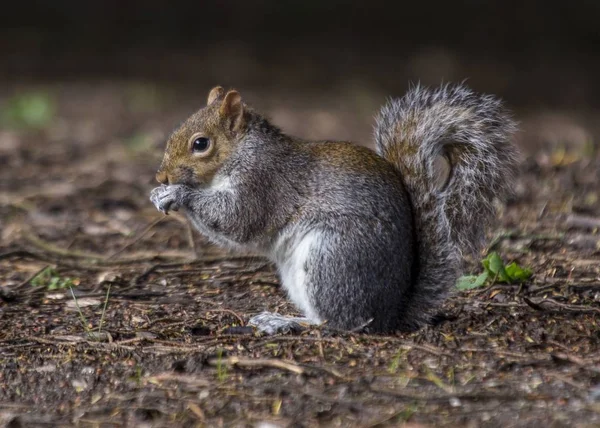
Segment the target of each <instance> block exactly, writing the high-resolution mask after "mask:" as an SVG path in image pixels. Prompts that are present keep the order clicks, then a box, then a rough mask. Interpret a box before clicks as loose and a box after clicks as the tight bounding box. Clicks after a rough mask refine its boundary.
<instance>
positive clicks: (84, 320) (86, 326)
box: [69, 284, 110, 338]
mask: <svg viewBox="0 0 600 428" xmlns="http://www.w3.org/2000/svg"><path fill="white" fill-rule="evenodd" d="M69 291H70V292H71V296H72V297H73V301H74V302H75V306H76V307H77V312H79V320H80V321H81V326H82V327H83V329H84V330H85V332H86V333H87V334H88V336H90V337H92V338H93V337H97V335H98V334H99V333H101V332H102V326H103V324H104V315H105V314H106V307H107V306H108V296H110V284H109V285H108V289H107V290H106V297H105V299H104V306H103V307H102V315H101V316H100V324H98V332H97V333H96V336H95V335H94V334H93V332H92V329H91V328H90V327H89V324H88V320H87V318H86V317H85V315H83V312H82V310H81V307H80V306H79V302H78V301H77V297H75V293H74V292H73V287H69Z"/></svg>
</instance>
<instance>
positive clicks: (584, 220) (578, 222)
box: [565, 214, 600, 230]
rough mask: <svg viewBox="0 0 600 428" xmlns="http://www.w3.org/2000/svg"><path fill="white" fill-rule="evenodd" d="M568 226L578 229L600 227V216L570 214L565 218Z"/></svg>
mask: <svg viewBox="0 0 600 428" xmlns="http://www.w3.org/2000/svg"><path fill="white" fill-rule="evenodd" d="M565 224H566V225H567V227H573V228H578V229H591V230H594V229H600V218H598V217H591V216H583V215H578V214H570V215H569V216H568V217H567V219H566V220H565Z"/></svg>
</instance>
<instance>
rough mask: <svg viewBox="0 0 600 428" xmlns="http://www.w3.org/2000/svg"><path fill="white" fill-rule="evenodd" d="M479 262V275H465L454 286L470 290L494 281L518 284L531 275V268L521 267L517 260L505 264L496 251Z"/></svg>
mask: <svg viewBox="0 0 600 428" xmlns="http://www.w3.org/2000/svg"><path fill="white" fill-rule="evenodd" d="M481 264H482V265H483V273H481V274H480V275H465V276H461V277H460V278H459V279H458V282H457V283H456V287H457V288H458V289H459V290H470V289H472V288H477V287H482V286H484V285H488V284H495V283H505V284H519V283H522V282H525V281H527V280H528V279H529V278H531V275H532V271H531V269H528V268H523V267H521V266H519V265H518V264H517V262H512V263H510V264H508V265H505V264H504V261H503V260H502V258H501V257H500V256H499V255H498V253H496V252H492V253H490V254H488V256H487V257H486V258H484V259H483V260H482V261H481Z"/></svg>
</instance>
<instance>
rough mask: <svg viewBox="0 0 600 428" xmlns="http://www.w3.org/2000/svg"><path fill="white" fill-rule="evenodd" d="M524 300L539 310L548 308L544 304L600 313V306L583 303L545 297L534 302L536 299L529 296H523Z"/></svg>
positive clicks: (569, 310) (575, 310)
mask: <svg viewBox="0 0 600 428" xmlns="http://www.w3.org/2000/svg"><path fill="white" fill-rule="evenodd" d="M523 301H524V302H525V303H527V305H528V306H530V307H532V308H533V309H536V310H538V311H546V310H548V308H546V307H544V306H556V307H558V308H560V309H561V310H564V311H567V312H584V313H589V312H595V313H599V314H600V308H594V307H591V306H590V307H588V306H581V305H567V304H565V303H560V302H557V301H556V300H553V299H543V300H540V301H539V302H534V301H532V300H530V299H528V298H527V297H523Z"/></svg>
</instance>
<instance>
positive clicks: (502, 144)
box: [375, 85, 517, 327]
mask: <svg viewBox="0 0 600 428" xmlns="http://www.w3.org/2000/svg"><path fill="white" fill-rule="evenodd" d="M515 129H516V125H515V123H514V122H513V120H512V119H511V118H510V116H509V114H508V112H507V111H505V110H504V108H503V107H502V103H501V101H500V100H498V99H497V98H494V97H492V96H489V95H480V94H476V93H474V92H473V91H471V90H470V89H468V88H467V87H465V86H462V85H445V86H442V87H439V88H436V89H433V90H431V89H427V88H423V87H421V86H416V87H413V88H411V89H410V90H409V92H408V93H407V94H406V95H405V96H404V97H403V98H400V99H394V100H391V101H390V102H389V103H388V104H387V105H386V106H384V107H383V109H382V110H381V112H380V114H379V117H378V118H377V125H376V128H375V141H376V145H377V150H378V152H379V154H380V155H382V156H383V157H385V158H386V159H387V160H388V161H390V162H392V163H393V164H394V165H395V166H396V167H397V168H398V169H399V170H400V171H401V172H402V174H403V176H404V180H405V184H406V187H407V189H408V192H409V194H410V197H411V201H412V205H413V215H414V220H415V227H416V237H417V241H418V251H419V256H418V262H419V266H418V276H417V279H416V282H415V283H414V284H413V287H414V288H413V292H412V295H411V299H412V300H411V301H409V302H407V306H406V308H407V310H406V311H405V313H404V317H403V318H404V319H403V321H404V322H403V324H404V325H406V326H407V327H418V326H420V325H423V323H424V322H426V321H428V320H429V318H430V317H431V315H432V310H433V309H435V308H436V307H438V306H439V304H440V303H441V302H442V301H443V299H444V298H445V297H446V295H447V293H448V292H449V291H450V289H451V288H452V287H453V286H454V284H455V283H456V280H457V277H458V275H459V269H460V266H461V260H462V254H463V251H468V252H474V251H477V250H478V249H480V248H481V245H482V244H483V241H484V238H485V231H486V225H487V224H488V223H489V222H490V220H491V219H492V218H493V214H494V206H493V201H494V198H496V197H498V198H500V199H502V198H503V197H504V196H505V195H506V194H507V193H508V191H509V190H510V189H511V184H512V177H513V176H514V172H515V165H516V163H517V150H516V148H515V147H514V146H513V145H512V144H511V137H512V134H513V132H514V131H515ZM440 157H444V158H445V159H446V160H447V161H448V162H449V164H450V173H449V176H448V179H447V180H446V182H445V183H444V184H442V185H441V186H440V183H439V172H438V171H437V170H436V163H437V160H438V159H440ZM438 165H439V163H438Z"/></svg>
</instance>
